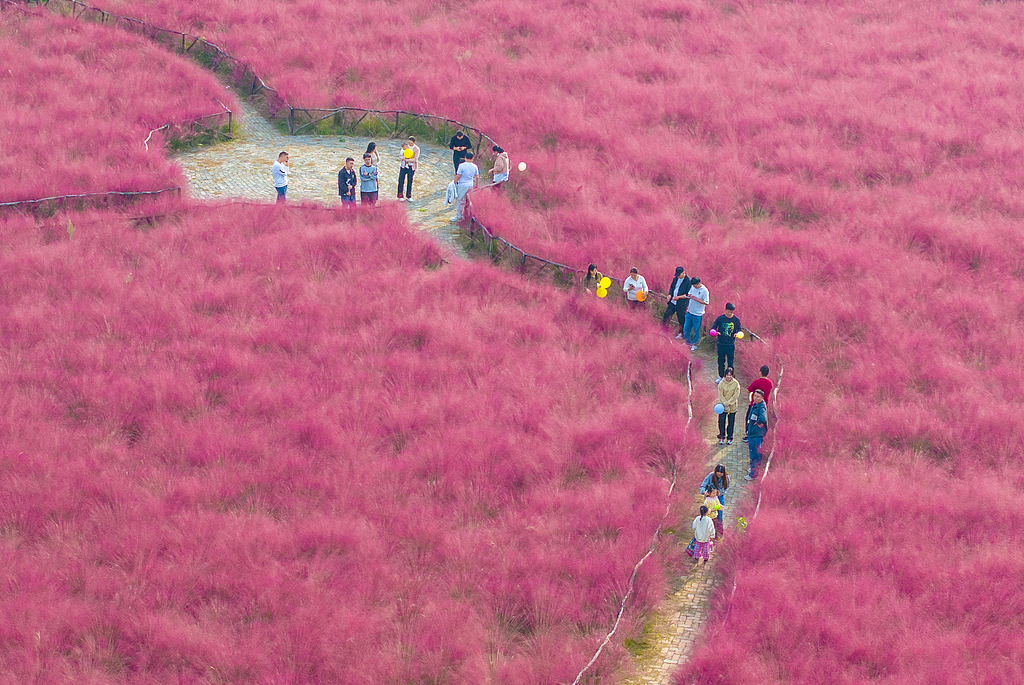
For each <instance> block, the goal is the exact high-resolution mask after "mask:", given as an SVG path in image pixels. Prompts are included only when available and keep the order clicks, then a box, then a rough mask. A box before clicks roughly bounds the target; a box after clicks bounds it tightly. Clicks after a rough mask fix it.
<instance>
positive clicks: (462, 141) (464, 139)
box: [448, 129, 473, 173]
mask: <svg viewBox="0 0 1024 685" xmlns="http://www.w3.org/2000/svg"><path fill="white" fill-rule="evenodd" d="M472 147H473V141H471V140H470V139H469V136H467V135H466V134H465V133H463V132H462V130H461V129H460V130H458V131H456V132H455V135H454V136H452V139H451V140H449V141H448V149H449V150H451V151H452V164H453V165H454V166H455V173H459V166H461V165H462V162H463V161H464V160H465V159H466V158H467V157H469V155H468V154H467V153H469V152H472V149H471V148H472Z"/></svg>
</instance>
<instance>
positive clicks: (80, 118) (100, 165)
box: [0, 7, 237, 202]
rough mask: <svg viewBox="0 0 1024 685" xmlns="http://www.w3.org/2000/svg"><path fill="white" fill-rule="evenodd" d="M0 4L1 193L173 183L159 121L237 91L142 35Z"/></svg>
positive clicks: (176, 178)
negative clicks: (157, 130) (0, 57)
mask: <svg viewBox="0 0 1024 685" xmlns="http://www.w3.org/2000/svg"><path fill="white" fill-rule="evenodd" d="M43 14H44V16H41V17H33V16H30V15H27V14H25V13H23V12H20V11H18V10H17V9H15V8H11V7H7V8H5V9H4V10H3V11H0V53H2V54H3V55H4V61H3V68H2V69H0V101H2V102H3V107H0V152H2V154H3V157H4V164H3V165H2V166H0V202H11V201H15V200H28V199H36V198H41V197H52V196H57V195H70V194H78V193H87V192H106V191H110V190H127V191H132V190H158V189H161V188H167V187H170V186H176V185H180V184H181V183H182V181H183V179H182V177H181V175H180V172H178V171H176V170H175V169H174V168H173V167H172V166H171V165H170V164H169V163H168V161H167V156H166V152H165V150H164V147H163V139H162V137H161V135H160V134H156V135H154V137H153V139H152V140H150V144H149V150H148V151H147V150H146V148H145V147H144V145H143V141H144V140H145V139H146V136H147V135H148V134H149V132H150V131H151V130H152V129H154V128H157V127H159V126H163V125H164V124H166V123H169V122H171V123H179V122H181V121H184V120H187V119H192V118H195V117H198V116H203V115H207V114H212V113H214V112H218V111H220V110H221V109H222V108H221V106H220V104H219V102H223V103H224V104H225V105H226V106H227V107H229V108H231V109H234V110H237V101H236V100H235V99H234V97H233V96H232V95H231V92H230V91H228V90H226V89H225V88H224V86H223V85H221V84H220V83H219V82H218V81H217V79H216V78H215V77H214V76H213V75H212V74H210V73H208V72H205V71H204V70H203V69H201V68H200V67H198V66H197V65H195V64H193V63H191V62H189V61H187V60H184V59H181V58H179V57H176V56H174V55H172V54H170V53H168V52H167V51H166V50H164V49H162V48H160V47H158V46H156V45H153V44H152V43H150V42H149V41H147V40H145V39H144V38H141V37H138V36H132V35H131V34H128V33H125V32H122V31H112V30H110V29H108V28H105V27H102V26H97V25H92V24H86V23H81V22H76V21H74V20H72V19H65V18H62V17H57V16H55V15H52V14H49V13H43Z"/></svg>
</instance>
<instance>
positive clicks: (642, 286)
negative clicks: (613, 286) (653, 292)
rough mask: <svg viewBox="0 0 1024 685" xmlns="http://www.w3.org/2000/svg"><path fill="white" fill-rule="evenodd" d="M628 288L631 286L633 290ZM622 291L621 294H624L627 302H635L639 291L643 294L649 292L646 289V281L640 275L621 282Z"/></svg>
mask: <svg viewBox="0 0 1024 685" xmlns="http://www.w3.org/2000/svg"><path fill="white" fill-rule="evenodd" d="M629 286H633V289H632V290H630V289H629ZM622 290H623V292H625V293H626V299H627V300H635V299H636V294H637V293H638V292H640V291H641V290H643V291H644V292H645V293H647V292H650V291H649V290H648V289H647V281H645V280H644V277H643V276H641V275H640V274H637V276H636V278H633V277H632V276H630V277H629V278H627V279H626V280H624V281H623V282H622Z"/></svg>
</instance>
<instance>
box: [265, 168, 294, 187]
mask: <svg viewBox="0 0 1024 685" xmlns="http://www.w3.org/2000/svg"><path fill="white" fill-rule="evenodd" d="M263 168H264V169H266V167H263ZM270 173H272V174H273V175H274V187H275V188H284V187H285V186H286V185H288V167H286V166H285V165H284V164H281V162H274V166H272V167H271V168H270Z"/></svg>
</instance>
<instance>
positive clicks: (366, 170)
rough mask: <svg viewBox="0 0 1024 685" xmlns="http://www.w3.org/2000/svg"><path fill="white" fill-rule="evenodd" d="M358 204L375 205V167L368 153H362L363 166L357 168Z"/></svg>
mask: <svg viewBox="0 0 1024 685" xmlns="http://www.w3.org/2000/svg"><path fill="white" fill-rule="evenodd" d="M359 202H360V203H361V204H364V205H375V204H377V165H376V164H374V163H373V156H372V155H371V154H370V153H369V152H364V153H363V166H361V167H359Z"/></svg>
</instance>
